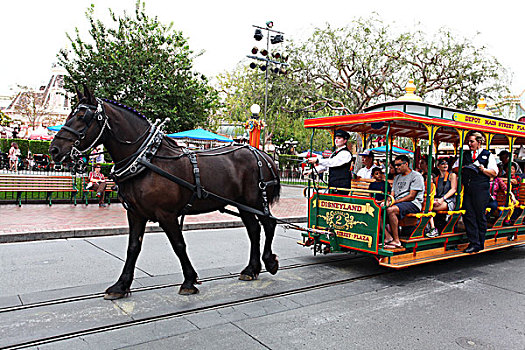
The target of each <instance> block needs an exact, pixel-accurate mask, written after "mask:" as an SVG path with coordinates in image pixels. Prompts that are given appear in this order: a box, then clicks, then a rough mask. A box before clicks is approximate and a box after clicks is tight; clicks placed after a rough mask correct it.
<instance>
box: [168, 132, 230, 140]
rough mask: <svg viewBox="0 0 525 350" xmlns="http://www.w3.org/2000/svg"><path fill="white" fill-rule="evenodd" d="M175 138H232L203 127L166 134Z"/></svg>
mask: <svg viewBox="0 0 525 350" xmlns="http://www.w3.org/2000/svg"><path fill="white" fill-rule="evenodd" d="M166 136H168V137H172V138H175V139H194V140H204V141H221V142H233V140H232V139H229V138H227V137H224V136H221V135H217V134H214V133H212V132H210V131H206V130H203V129H195V130H187V131H181V132H176V133H174V134H168V135H166Z"/></svg>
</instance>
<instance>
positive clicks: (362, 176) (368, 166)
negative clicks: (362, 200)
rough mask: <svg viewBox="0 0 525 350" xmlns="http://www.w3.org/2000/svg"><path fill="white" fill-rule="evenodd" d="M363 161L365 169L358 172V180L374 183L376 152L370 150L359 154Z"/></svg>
mask: <svg viewBox="0 0 525 350" xmlns="http://www.w3.org/2000/svg"><path fill="white" fill-rule="evenodd" d="M359 155H360V156H361V160H362V161H363V165H364V166H363V167H362V168H361V169H359V171H358V172H357V179H358V180H365V181H368V180H370V181H372V180H373V177H372V169H374V168H375V167H374V152H372V151H370V150H365V151H364V152H363V153H360V154H359Z"/></svg>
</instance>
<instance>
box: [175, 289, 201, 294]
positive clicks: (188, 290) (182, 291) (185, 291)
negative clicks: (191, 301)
mask: <svg viewBox="0 0 525 350" xmlns="http://www.w3.org/2000/svg"><path fill="white" fill-rule="evenodd" d="M179 294H180V295H192V294H199V290H198V289H197V288H195V287H193V288H182V287H180V289H179Z"/></svg>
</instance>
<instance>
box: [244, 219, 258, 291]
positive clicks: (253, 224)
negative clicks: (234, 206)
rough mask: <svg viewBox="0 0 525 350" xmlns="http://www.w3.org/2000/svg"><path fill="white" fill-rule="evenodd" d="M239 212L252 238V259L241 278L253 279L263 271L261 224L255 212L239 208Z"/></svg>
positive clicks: (245, 279)
mask: <svg viewBox="0 0 525 350" xmlns="http://www.w3.org/2000/svg"><path fill="white" fill-rule="evenodd" d="M239 213H240V215H241V219H242V222H243V223H244V226H246V230H247V231H248V237H249V238H250V261H249V262H248V266H246V267H245V268H244V270H242V271H241V275H240V276H239V279H240V280H243V281H252V280H255V279H257V277H259V273H260V272H261V260H260V259H261V248H260V246H259V245H260V241H261V225H260V224H259V221H257V218H256V217H255V215H254V214H252V213H248V212H246V211H242V210H239Z"/></svg>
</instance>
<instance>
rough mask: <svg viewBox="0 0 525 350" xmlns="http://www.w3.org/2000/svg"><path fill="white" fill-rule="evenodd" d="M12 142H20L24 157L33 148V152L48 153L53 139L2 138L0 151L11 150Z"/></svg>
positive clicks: (19, 145)
mask: <svg viewBox="0 0 525 350" xmlns="http://www.w3.org/2000/svg"><path fill="white" fill-rule="evenodd" d="M12 142H16V143H17V144H18V147H19V148H20V153H21V154H22V157H27V150H31V153H33V154H48V150H49V144H50V143H51V141H42V140H26V139H0V151H2V152H5V153H7V152H9V148H11V143H12Z"/></svg>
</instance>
